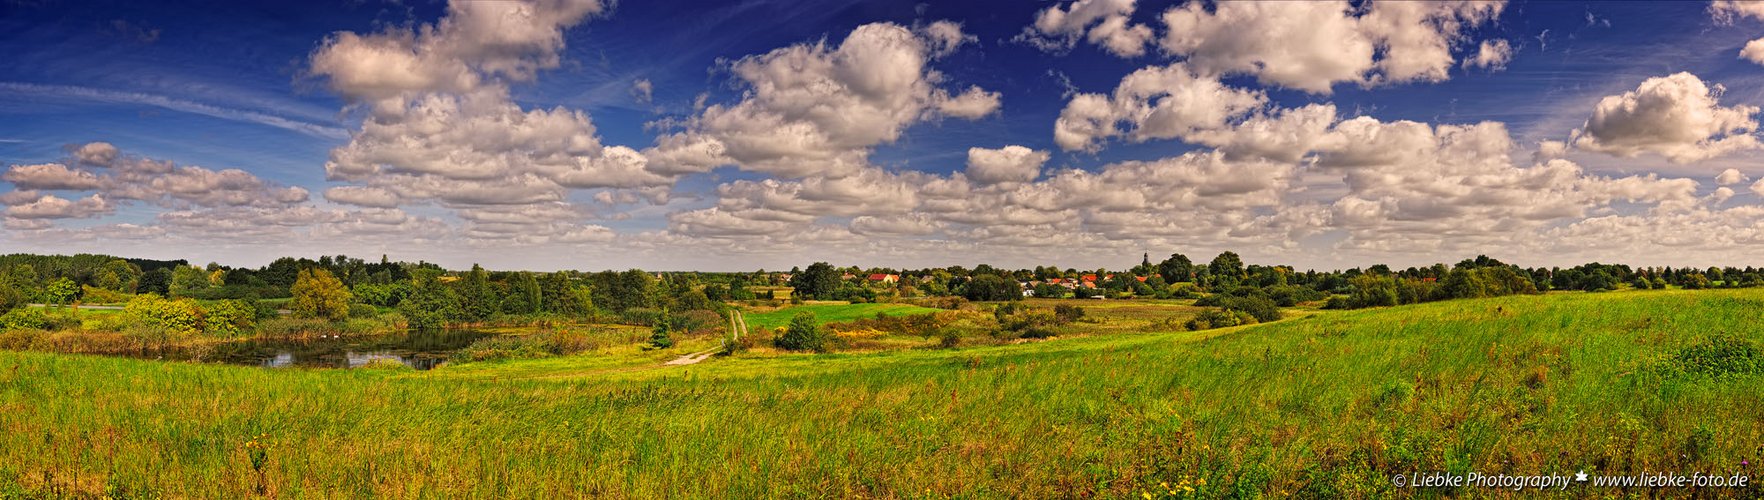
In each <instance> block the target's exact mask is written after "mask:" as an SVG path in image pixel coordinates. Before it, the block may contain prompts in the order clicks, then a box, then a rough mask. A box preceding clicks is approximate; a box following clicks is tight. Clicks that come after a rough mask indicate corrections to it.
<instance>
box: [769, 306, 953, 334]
mask: <svg viewBox="0 0 1764 500" xmlns="http://www.w3.org/2000/svg"><path fill="white" fill-rule="evenodd" d="M803 311H808V312H812V313H815V320H817V321H819V322H821V323H822V324H826V323H839V322H844V321H851V320H854V319H863V318H874V317H876V314H877V313H881V314H887V315H889V316H906V315H912V314H926V313H934V312H937V311H938V310H937V309H932V308H929V307H919V306H915V305H911V304H847V303H843V302H841V303H825V304H813V303H811V304H804V305H800V306H791V307H784V308H779V309H774V310H770V311H761V312H752V313H747V314H746V315H745V316H746V318H747V327H748V328H749V329H756V328H777V327H780V326H784V325H788V324H790V319H791V318H794V317H796V315H797V313H800V312H803Z"/></svg>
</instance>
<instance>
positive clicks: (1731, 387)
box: [0, 290, 1764, 498]
mask: <svg viewBox="0 0 1764 500" xmlns="http://www.w3.org/2000/svg"><path fill="white" fill-rule="evenodd" d="M1098 302H1100V301H1085V302H1084V305H1086V306H1087V310H1089V311H1090V312H1089V313H1087V315H1086V316H1087V317H1093V316H1105V315H1121V316H1123V317H1126V316H1131V315H1133V314H1136V313H1135V312H1134V311H1133V310H1132V309H1131V307H1129V306H1124V307H1125V308H1124V309H1121V310H1109V309H1108V308H1106V307H1101V306H1102V305H1103V304H1099V303H1098ZM1122 304H1131V303H1127V302H1122ZM1108 305H1112V304H1108ZM869 314H870V315H873V314H874V312H873V311H871V312H870V313H869ZM754 316H757V314H750V315H748V318H749V322H750V323H752V322H753V321H754V319H753V318H754ZM1761 318H1764V291H1758V290H1739V291H1634V292H1613V293H1598V294H1585V293H1557V294H1547V295H1532V296H1512V297H1503V298H1495V299H1477V300H1453V301H1443V302H1433V303H1426V304H1419V305H1410V306H1400V307H1391V308H1375V309H1365V310H1357V311H1345V312H1344V311H1321V312H1316V313H1311V314H1306V315H1301V316H1289V317H1288V318H1287V319H1284V320H1282V321H1279V322H1275V323H1267V324H1260V325H1252V326H1245V327H1234V328H1225V329H1217V330H1205V331H1199V332H1186V331H1174V330H1179V329H1169V330H1160V329H1152V332H1151V333H1141V334H1132V335H1125V334H1124V335H1092V336H1083V337H1080V338H1069V339H1067V338H1062V339H1056V340H1049V341H1040V342H1028V343H1021V344H1013V345H998V346H981V347H962V348H955V349H931V348H919V349H901V350H890V351H884V352H868V353H838V354H826V355H813V354H780V353H775V352H760V353H753V354H743V355H738V356H736V357H733V358H713V359H711V360H709V361H706V362H704V363H700V364H696V365H689V366H663V365H662V364H661V362H662V361H664V360H666V359H667V358H668V357H670V355H673V354H678V352H679V351H689V350H694V349H700V348H709V347H710V345H711V342H712V341H711V340H710V339H687V340H686V341H684V342H683V345H682V346H680V347H678V348H677V349H674V350H673V351H674V352H671V353H670V352H663V351H644V350H641V349H637V348H635V347H631V348H629V349H626V348H619V347H613V348H608V349H603V350H599V351H595V352H594V353H592V354H585V355H577V356H569V357H557V358H548V359H540V360H517V361H505V362H494V363H490V362H486V363H464V364H455V365H448V366H444V367H442V368H438V369H435V370H432V371H427V372H413V371H409V370H398V369H361V370H265V369H256V368H244V367H232V366H217V365H199V364H185V363H163V362H152V361H139V360H129V359H117V358H103V357H90V356H75V355H57V354H43V353H21V352H0V428H3V429H5V432H0V497H10V496H29V495H49V496H56V495H93V496H96V495H103V494H110V495H112V496H131V497H132V496H140V495H146V496H168V497H184V496H221V497H246V496H250V495H253V494H257V493H262V494H264V495H270V496H275V497H364V496H384V497H433V496H478V497H508V496H522V497H530V496H542V497H559V496H566V497H574V496H599V497H613V498H621V497H625V498H632V497H643V498H652V497H726V496H742V497H755V496H758V497H777V496H839V497H891V498H893V497H905V498H944V497H1012V496H1030V497H1081V496H1102V497H1142V496H1144V495H1150V496H1153V497H1167V496H1199V497H1233V496H1236V497H1245V496H1256V495H1263V496H1287V495H1306V496H1313V497H1323V498H1338V497H1346V498H1360V497H1381V496H1389V495H1392V494H1396V493H1399V491H1398V490H1396V489H1395V488H1394V487H1393V486H1391V484H1390V481H1389V477H1390V476H1391V475H1393V474H1398V473H1408V472H1415V471H1428V470H1443V471H1454V472H1464V471H1481V472H1485V473H1490V472H1501V471H1505V472H1513V473H1550V472H1570V473H1571V472H1572V471H1575V470H1582V469H1584V470H1587V471H1589V472H1592V471H1596V472H1598V473H1603V474H1621V473H1633V472H1642V471H1661V470H1679V471H1693V470H1702V471H1710V472H1721V473H1733V472H1742V471H1744V472H1749V473H1751V474H1752V475H1754V476H1756V475H1757V464H1758V461H1759V458H1760V457H1759V455H1760V453H1761V451H1764V450H1760V448H1759V447H1758V443H1760V442H1764V414H1761V413H1759V412H1757V411H1756V409H1757V408H1758V407H1760V406H1761V405H1764V361H1761V359H1764V354H1760V350H1759V347H1758V346H1759V343H1760V342H1764V322H1760V321H1759V319H1761ZM1146 321H1150V320H1146ZM1124 328H1135V327H1124ZM254 457H256V458H255V460H256V462H255V463H257V464H259V465H260V466H261V467H260V468H254V466H253V464H254ZM1742 464H1744V465H1742ZM1442 493H1448V494H1449V493H1453V491H1451V490H1445V491H1442ZM1457 493H1464V492H1462V491H1458V492H1457ZM1472 494H1479V495H1480V494H1487V493H1486V492H1476V493H1472ZM1497 494H1498V493H1497ZM1553 494H1556V495H1560V496H1568V497H1578V496H1586V495H1588V494H1596V495H1608V494H1615V495H1623V494H1637V495H1645V494H1646V492H1645V491H1641V490H1636V491H1627V492H1625V491H1622V490H1612V491H1609V492H1598V493H1588V492H1587V491H1582V490H1575V489H1570V490H1567V491H1562V492H1555V493H1553Z"/></svg>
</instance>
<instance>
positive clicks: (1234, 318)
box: [1184, 309, 1256, 330]
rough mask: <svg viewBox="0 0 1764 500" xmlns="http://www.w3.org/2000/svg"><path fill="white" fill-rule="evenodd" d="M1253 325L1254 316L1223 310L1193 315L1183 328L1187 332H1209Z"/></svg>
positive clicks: (1210, 310)
mask: <svg viewBox="0 0 1764 500" xmlns="http://www.w3.org/2000/svg"><path fill="white" fill-rule="evenodd" d="M1255 323H1256V318H1255V316H1251V315H1250V314H1249V313H1246V312H1242V311H1230V310H1225V309H1208V310H1206V311H1202V312H1201V313H1200V314H1198V315H1195V317H1194V318H1192V319H1189V320H1188V322H1187V323H1185V324H1184V326H1186V327H1187V328H1188V329H1189V330H1210V329H1213V328H1225V327H1228V326H1237V325H1249V324H1255Z"/></svg>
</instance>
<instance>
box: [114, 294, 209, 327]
mask: <svg viewBox="0 0 1764 500" xmlns="http://www.w3.org/2000/svg"><path fill="white" fill-rule="evenodd" d="M123 314H127V315H129V317H131V318H133V319H134V320H135V321H136V323H139V324H141V325H142V326H145V327H148V328H161V329H164V330H166V331H168V332H171V333H175V334H181V335H194V334H198V333H202V329H203V328H205V327H207V322H206V321H205V320H204V318H203V311H202V307H201V306H198V305H197V304H196V301H194V300H190V299H173V300H167V299H163V298H160V297H159V296H158V295H153V294H145V295H136V296H135V298H134V299H133V300H130V301H129V304H128V306H126V307H124V308H123Z"/></svg>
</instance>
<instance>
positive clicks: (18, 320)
mask: <svg viewBox="0 0 1764 500" xmlns="http://www.w3.org/2000/svg"><path fill="white" fill-rule="evenodd" d="M47 329H49V318H48V317H47V316H46V315H45V314H43V310H42V309H40V308H36V307H20V308H18V309H13V310H11V311H7V312H6V314H3V315H0V330H5V331H11V330H47Z"/></svg>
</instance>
